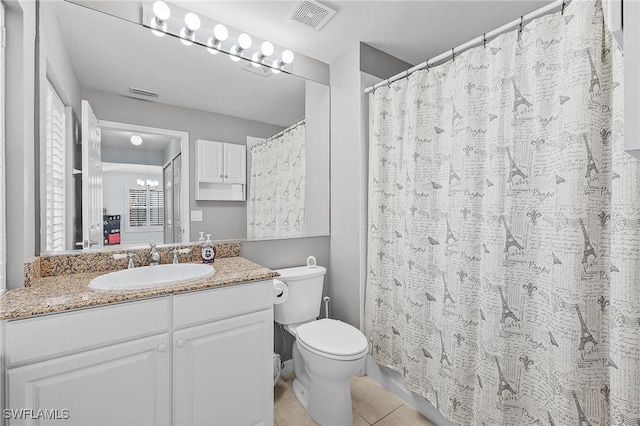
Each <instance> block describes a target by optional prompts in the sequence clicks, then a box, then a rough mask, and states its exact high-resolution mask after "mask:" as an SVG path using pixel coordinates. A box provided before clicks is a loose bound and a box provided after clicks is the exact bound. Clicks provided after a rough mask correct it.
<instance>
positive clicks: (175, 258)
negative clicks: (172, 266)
mask: <svg viewBox="0 0 640 426" xmlns="http://www.w3.org/2000/svg"><path fill="white" fill-rule="evenodd" d="M171 253H172V254H173V263H179V261H178V254H187V253H191V249H188V248H184V249H173V250H171Z"/></svg>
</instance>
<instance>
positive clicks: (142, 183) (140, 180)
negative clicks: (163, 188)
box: [136, 179, 144, 186]
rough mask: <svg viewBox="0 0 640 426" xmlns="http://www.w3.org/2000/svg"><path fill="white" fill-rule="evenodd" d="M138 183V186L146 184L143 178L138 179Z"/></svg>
mask: <svg viewBox="0 0 640 426" xmlns="http://www.w3.org/2000/svg"><path fill="white" fill-rule="evenodd" d="M136 183H137V184H138V186H144V181H143V180H142V179H137V180H136Z"/></svg>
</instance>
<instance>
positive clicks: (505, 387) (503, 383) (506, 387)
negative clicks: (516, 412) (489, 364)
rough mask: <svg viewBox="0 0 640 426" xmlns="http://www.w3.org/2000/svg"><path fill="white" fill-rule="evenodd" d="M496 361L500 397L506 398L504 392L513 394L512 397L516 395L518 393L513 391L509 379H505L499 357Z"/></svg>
mask: <svg viewBox="0 0 640 426" xmlns="http://www.w3.org/2000/svg"><path fill="white" fill-rule="evenodd" d="M495 359H496V366H497V367H498V396H499V397H500V398H502V397H503V396H504V395H503V392H504V391H508V392H511V395H515V394H516V393H517V392H516V391H514V390H513V388H512V387H511V385H510V384H509V382H508V381H507V379H506V378H505V377H504V374H502V368H500V362H499V361H498V357H497V356H496V357H495Z"/></svg>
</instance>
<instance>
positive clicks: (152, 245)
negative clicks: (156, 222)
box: [149, 241, 156, 250]
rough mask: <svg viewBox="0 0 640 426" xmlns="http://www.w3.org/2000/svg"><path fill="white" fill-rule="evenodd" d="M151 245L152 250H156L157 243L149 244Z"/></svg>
mask: <svg viewBox="0 0 640 426" xmlns="http://www.w3.org/2000/svg"><path fill="white" fill-rule="evenodd" d="M149 245H150V246H151V250H154V249H155V248H156V242H155V241H151V242H150V243H149Z"/></svg>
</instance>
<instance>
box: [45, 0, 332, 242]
mask: <svg viewBox="0 0 640 426" xmlns="http://www.w3.org/2000/svg"><path fill="white" fill-rule="evenodd" d="M88 4H89V5H90V3H88ZM127 7H130V8H131V7H139V10H140V16H142V8H143V3H141V2H127ZM39 13H40V25H39V36H40V37H39V39H40V45H39V47H40V53H39V62H40V65H39V69H40V76H39V83H40V108H39V114H40V157H39V159H40V160H39V161H40V167H39V171H40V183H41V196H40V216H39V217H40V224H39V230H38V231H39V233H40V251H41V252H42V253H46V252H58V251H67V250H74V249H85V250H88V249H99V248H103V247H105V248H107V247H113V248H125V247H131V246H140V245H143V244H148V243H149V242H150V241H156V242H162V243H184V242H189V241H196V240H197V239H198V236H199V234H200V232H203V233H206V234H211V236H212V239H215V240H226V239H276V238H293V237H305V236H318V235H328V233H329V87H328V86H326V85H323V84H320V83H317V82H314V81H311V80H306V79H304V78H301V77H298V76H295V75H293V74H288V73H285V72H281V73H278V74H275V73H272V72H271V71H270V70H269V69H267V68H263V67H254V66H252V65H251V63H250V62H248V61H244V60H240V61H232V60H230V58H229V55H227V54H226V53H223V52H219V53H218V54H212V53H210V51H209V49H207V48H206V46H202V45H198V44H197V43H196V44H193V45H191V46H185V45H184V44H183V43H182V42H181V40H180V39H179V38H177V37H174V36H171V35H165V36H164V37H157V36H156V35H154V34H153V33H152V32H151V31H150V30H149V28H146V27H144V26H143V25H141V23H140V22H132V21H129V20H126V19H122V18H119V17H115V16H112V15H109V14H106V13H102V12H100V11H97V10H93V9H92V8H90V7H86V5H79V4H75V3H71V2H67V1H52V2H41V3H40V11H39ZM199 140H206V141H216V142H222V143H225V144H234V145H242V146H244V147H245V148H244V149H245V151H246V187H245V188H244V191H245V192H244V193H245V195H244V196H243V197H242V199H241V200H240V201H220V200H203V199H199V198H201V197H198V196H197V195H196V186H197V185H198V175H197V173H196V168H197V167H196V164H197V162H199V161H204V163H206V161H209V160H204V159H203V158H204V157H202V158H200V156H201V154H200V151H199V150H198V144H197V141H199Z"/></svg>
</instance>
